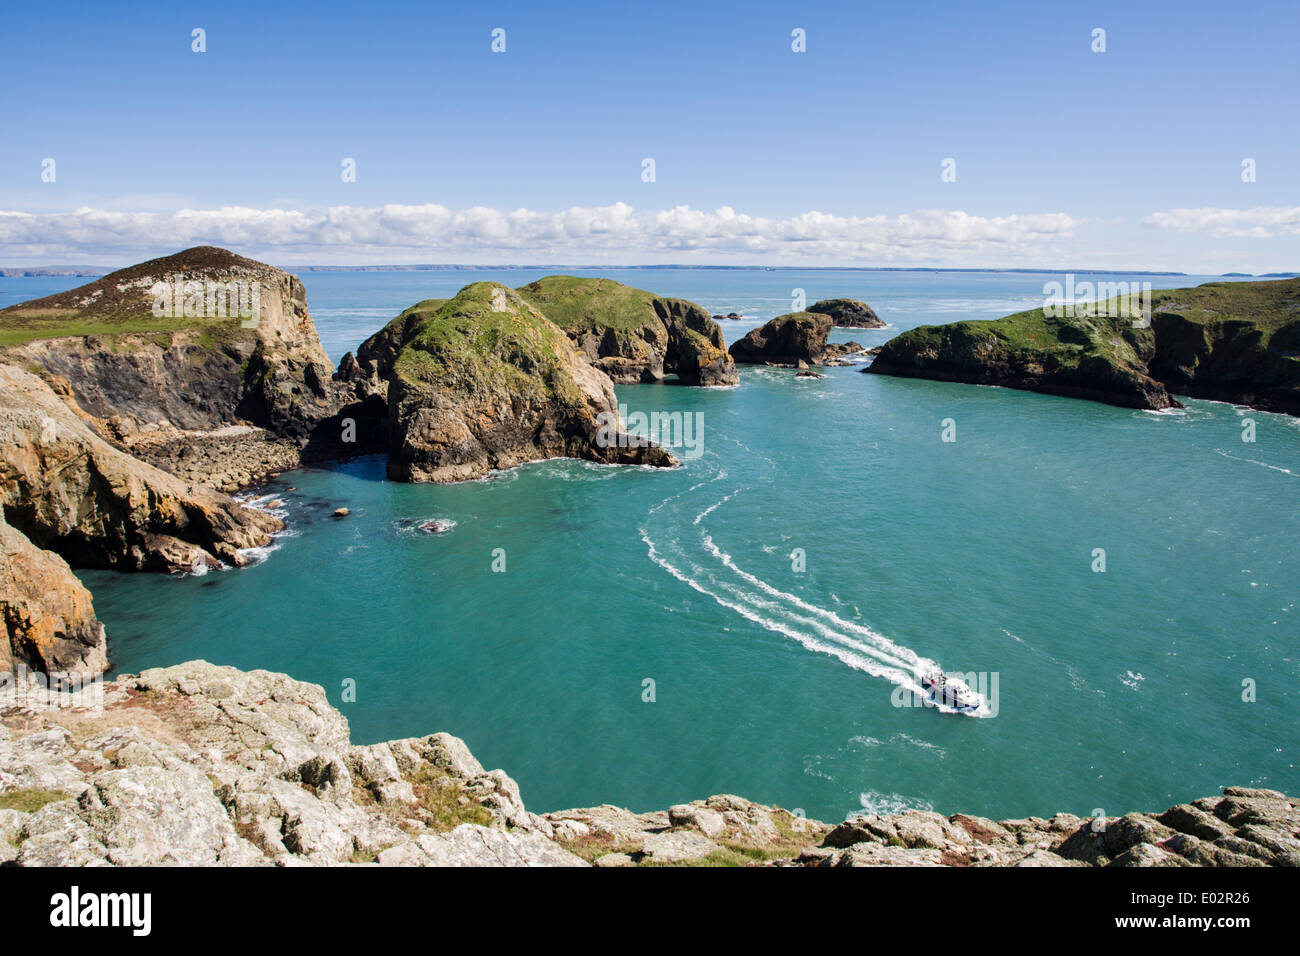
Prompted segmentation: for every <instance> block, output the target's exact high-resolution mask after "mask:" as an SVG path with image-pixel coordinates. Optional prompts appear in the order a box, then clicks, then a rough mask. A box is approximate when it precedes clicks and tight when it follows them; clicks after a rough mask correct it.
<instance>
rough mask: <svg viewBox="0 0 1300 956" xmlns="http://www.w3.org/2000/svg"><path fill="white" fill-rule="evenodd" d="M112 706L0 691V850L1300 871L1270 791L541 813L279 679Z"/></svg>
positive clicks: (361, 859) (132, 685) (242, 674)
mask: <svg viewBox="0 0 1300 956" xmlns="http://www.w3.org/2000/svg"><path fill="white" fill-rule="evenodd" d="M6 694H8V695H9V696H8V697H6ZM100 706H101V709H100V710H99V711H98V712H96V711H95V710H93V709H86V708H85V707H67V706H49V705H47V704H45V703H35V702H32V701H29V700H20V699H17V698H15V697H13V689H12V688H0V807H3V809H0V863H5V862H10V863H16V864H18V865H20V866H86V865H95V864H104V863H109V864H116V865H137V866H156V865H167V864H179V865H190V866H230V865H237V866H265V865H279V866H289V865H303V864H305V865H315V866H339V865H356V864H363V865H380V866H584V865H588V864H594V865H596V866H601V867H611V866H684V865H685V866H698V865H706V866H1120V867H1123V866H1233V867H1235V866H1295V865H1300V837H1298V836H1297V833H1298V832H1300V808H1297V805H1296V803H1297V801H1296V800H1294V799H1293V798H1291V797H1288V796H1286V795H1284V794H1282V793H1280V792H1278V791H1275V790H1263V789H1255V788H1243V787H1227V788H1225V789H1224V793H1223V795H1222V796H1220V797H1206V798H1202V799H1198V800H1194V801H1192V802H1191V803H1188V804H1180V805H1177V806H1174V807H1171V808H1169V809H1168V810H1166V811H1164V812H1163V813H1161V814H1158V815H1157V814H1152V813H1129V814H1125V815H1123V816H1119V817H1109V818H1106V819H1104V820H1103V819H1100V818H1098V819H1096V820H1094V819H1091V818H1081V817H1077V816H1073V815H1070V814H1058V815H1057V816H1054V817H1052V818H1050V819H1043V818H1036V817H1030V818H1026V819H1016V820H1001V821H995V820H990V819H986V818H983V817H977V816H971V815H968V814H962V813H956V814H952V815H949V816H945V815H943V814H939V813H935V812H931V811H918V810H908V811H904V812H901V813H893V814H880V815H870V814H861V815H857V816H853V817H850V818H849V819H846V820H845V821H843V822H842V823H839V824H835V825H832V824H828V823H823V822H820V821H817V820H808V819H804V818H803V817H801V816H797V815H795V814H793V813H791V812H789V811H787V810H784V809H781V808H779V807H772V806H766V805H763V804H759V803H754V802H752V801H750V800H746V799H744V798H742V797H738V796H734V795H729V794H719V795H715V796H712V797H709V798H707V799H704V800H695V801H691V802H689V803H682V804H677V805H674V806H672V807H669V808H668V809H667V810H659V811H653V812H649V813H635V812H632V811H629V810H626V809H623V808H620V807H615V806H611V805H602V806H596V807H586V808H578V809H571V810H557V811H553V812H550V813H544V814H537V813H533V812H531V811H529V810H528V809H527V808H526V806H525V803H524V800H523V797H522V795H521V794H520V790H519V787H518V785H517V784H516V783H515V781H514V780H512V779H511V778H510V777H509V776H508V775H507V774H506V773H505V772H504V771H501V770H492V771H487V770H484V768H483V766H482V765H481V764H480V763H479V762H478V761H477V760H476V759H475V758H474V755H473V754H472V753H471V752H470V750H469V748H468V747H467V746H466V745H465V743H464V741H462V740H460V739H458V738H456V737H452V736H451V735H449V734H445V733H435V734H429V735H427V736H424V737H412V738H407V739H403V740H392V741H387V742H384V743H377V744H369V745H355V744H352V743H351V741H350V738H349V729H348V724H347V720H346V718H345V717H344V716H343V715H342V714H340V713H339V712H338V711H337V710H336V709H335V708H334V707H332V706H331V705H330V703H329V701H328V700H327V698H326V696H325V692H324V691H323V690H322V689H321V688H320V687H319V686H317V685H314V684H307V683H302V682H300V681H296V680H293V679H292V678H290V677H287V676H286V675H283V674H275V673H271V672H268V671H260V670H255V671H240V670H237V669H235V668H233V667H218V666H214V665H212V664H208V663H206V662H203V661H191V662H189V663H186V664H179V665H176V666H174V667H167V668H155V669H151V670H147V671H144V672H143V673H141V674H140V675H122V676H119V677H118V678H116V679H115V680H113V681H109V682H106V683H105V684H104V685H103V694H102V701H101V702H100Z"/></svg>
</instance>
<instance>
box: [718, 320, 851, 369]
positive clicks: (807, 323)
mask: <svg viewBox="0 0 1300 956" xmlns="http://www.w3.org/2000/svg"><path fill="white" fill-rule="evenodd" d="M832 328H833V326H832V324H831V317H830V316H829V315H825V314H823V313H820V312H790V313H787V314H785V315H778V316H777V317H776V318H774V319H770V320H769V321H767V322H765V323H764V324H763V325H762V326H760V327H759V328H757V329H753V330H751V331H750V332H749V333H747V334H746V335H745V337H744V338H742V339H740V340H739V341H738V342H735V343H734V344H733V345H732V346H731V354H732V356H733V357H734V358H735V360H736V361H737V362H741V363H745V364H751V365H784V366H791V367H794V368H807V367H808V366H809V365H830V364H835V363H836V362H837V361H838V360H839V359H840V358H842V357H843V356H845V355H851V354H853V353H856V352H860V351H862V346H861V345H859V344H858V343H856V342H846V343H830V342H828V341H827V338H828V337H829V335H830V333H831V329H832Z"/></svg>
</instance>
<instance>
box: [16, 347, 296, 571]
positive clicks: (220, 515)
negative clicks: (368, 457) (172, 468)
mask: <svg viewBox="0 0 1300 956" xmlns="http://www.w3.org/2000/svg"><path fill="white" fill-rule="evenodd" d="M79 411H80V412H81V413H82V414H80V415H79V414H78V412H79ZM83 416H84V417H83ZM94 421H95V420H94V419H93V417H91V416H87V415H85V413H84V410H81V409H79V407H78V406H77V405H76V403H75V400H73V399H72V398H71V396H67V395H65V396H63V397H62V398H61V397H60V396H59V395H58V394H56V393H55V391H54V390H53V389H52V388H51V387H50V386H49V385H48V384H47V383H46V382H45V381H44V380H43V379H41V378H38V377H37V376H36V375H33V374H32V373H30V372H25V371H22V370H21V369H17V368H14V367H13V366H10V365H0V504H2V505H3V508H4V515H5V518H6V520H7V521H8V522H9V524H10V525H12V526H13V527H14V528H16V529H17V530H18V531H21V532H22V533H23V534H24V535H26V537H27V538H28V539H29V540H30V541H31V542H32V543H33V544H35V545H37V546H38V547H40V548H44V549H48V550H51V551H55V552H57V553H58V554H60V555H62V556H63V557H64V558H65V559H67V561H68V562H69V563H71V564H72V565H74V566H78V567H100V568H118V569H121V570H132V571H144V570H157V571H178V570H186V571H188V570H191V569H193V568H194V567H196V566H199V565H213V564H216V563H217V562H219V561H220V562H224V563H226V564H229V565H236V566H237V565H241V564H245V563H246V562H247V558H246V557H245V556H244V555H243V554H242V553H241V552H242V551H244V550H246V549H248V548H253V547H261V546H264V545H266V544H268V543H269V542H270V535H271V533H273V532H274V531H277V530H279V529H280V527H281V523H280V521H279V520H278V519H276V518H273V517H271V516H270V515H267V514H264V513H262V512H259V511H253V510H250V509H248V508H244V507H241V506H240V505H239V504H237V503H236V502H235V501H233V500H232V499H230V498H228V497H226V496H225V495H223V494H220V493H217V492H214V491H212V490H211V489H208V488H205V487H203V486H201V485H191V484H189V483H187V482H185V481H183V480H181V479H180V478H177V477H176V476H175V475H171V474H168V473H167V472H164V471H161V470H159V469H157V468H154V467H153V466H151V465H149V464H146V463H145V462H142V461H140V460H138V459H136V458H133V457H132V456H130V455H128V454H126V453H125V452H123V451H121V450H119V449H118V448H115V447H113V446H112V445H110V444H109V443H108V442H107V441H106V440H105V439H104V438H101V437H100V435H99V434H98V433H97V432H96V431H95V429H94V427H93V425H94Z"/></svg>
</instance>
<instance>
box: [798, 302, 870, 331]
mask: <svg viewBox="0 0 1300 956" xmlns="http://www.w3.org/2000/svg"><path fill="white" fill-rule="evenodd" d="M808 311H809V312H816V313H817V314H819V315H829V316H830V317H831V323H832V324H833V325H834V326H835V328H837V329H883V328H884V327H885V323H884V322H882V321H881V319H880V316H878V315H876V310H875V309H873V308H872V307H871V306H869V305H867V304H866V303H865V302H859V301H858V300H857V299H822V300H820V301H818V302H814V303H813V304H812V305H810V306H808Z"/></svg>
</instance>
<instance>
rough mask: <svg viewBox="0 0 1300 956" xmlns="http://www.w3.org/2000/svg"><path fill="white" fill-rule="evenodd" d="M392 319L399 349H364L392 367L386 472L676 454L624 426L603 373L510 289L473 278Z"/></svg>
mask: <svg viewBox="0 0 1300 956" xmlns="http://www.w3.org/2000/svg"><path fill="white" fill-rule="evenodd" d="M399 319H401V320H402V321H401V323H400V325H401V328H400V336H399V337H397V338H394V339H393V340H392V341H393V342H394V343H396V342H397V341H400V343H401V344H400V345H398V346H395V347H396V348H397V354H396V355H395V356H391V348H392V347H394V346H393V345H389V344H388V343H387V342H384V343H376V344H374V345H373V346H371V345H370V344H369V343H368V346H367V349H366V352H367V356H368V361H370V362H371V363H372V364H371V367H372V368H374V369H376V373H377V374H379V373H380V372H381V371H382V370H384V369H387V370H388V374H387V387H386V392H387V403H388V474H389V477H391V478H394V479H397V480H400V481H460V480H465V479H469V478H479V477H482V476H483V475H486V474H487V473H488V472H489V471H491V470H492V469H498V468H509V467H513V466H514V465H518V464H521V463H523V462H528V461H538V460H542V459H547V458H560V457H568V458H582V459H586V460H589V461H598V462H604V463H607V464H638V465H657V466H668V465H674V464H676V460H675V459H674V458H673V457H672V455H670V454H669V453H668V452H667V451H666V450H664V449H663V448H660V447H659V446H657V445H653V444H650V443H649V442H647V441H645V440H644V439H638V438H634V437H631V436H628V435H626V434H624V433H623V431H622V427H621V424H620V423H619V419H618V412H617V402H616V399H615V397H614V388H613V383H612V382H611V381H610V379H609V377H608V376H607V375H605V374H604V373H603V372H602V371H600V370H599V369H597V368H596V367H595V366H593V365H592V364H591V363H590V362H589V361H588V360H587V358H586V356H585V355H583V353H582V352H580V351H579V350H578V349H577V348H575V347H574V346H573V345H572V343H571V342H570V341H569V339H568V337H567V336H566V335H565V334H564V333H563V332H562V331H561V330H560V329H559V328H557V327H556V326H555V325H554V324H553V323H551V322H550V321H548V320H547V319H546V317H545V316H543V315H542V314H541V313H540V312H538V311H537V309H535V308H534V307H533V306H531V305H530V304H529V303H527V302H526V301H525V300H524V299H523V298H522V297H521V296H520V295H519V294H518V293H516V292H514V291H513V290H511V289H508V288H506V287H505V286H501V285H496V284H495V283H490V282H480V283H475V284H473V285H470V286H467V287H466V288H465V289H463V290H461V292H460V293H459V294H458V295H457V296H456V298H454V299H452V300H450V301H449V302H447V303H445V304H442V305H440V306H437V307H429V308H422V307H416V309H415V310H414V311H411V312H410V314H409V315H408V314H406V313H404V315H403V316H402V317H399ZM394 328H395V327H394ZM387 331H388V330H385V332H381V333H380V335H381V336H383V335H385V334H386V333H387ZM370 356H374V358H369V357H370Z"/></svg>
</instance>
